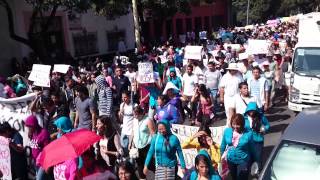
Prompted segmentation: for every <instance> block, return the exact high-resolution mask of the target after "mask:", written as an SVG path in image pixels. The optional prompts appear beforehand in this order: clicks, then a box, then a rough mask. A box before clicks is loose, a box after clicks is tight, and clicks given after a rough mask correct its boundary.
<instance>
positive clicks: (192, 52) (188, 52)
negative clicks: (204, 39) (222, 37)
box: [184, 46, 203, 60]
mask: <svg viewBox="0 0 320 180" xmlns="http://www.w3.org/2000/svg"><path fill="white" fill-rule="evenodd" d="M202 50H203V48H202V46H186V48H185V50H184V51H185V54H184V58H185V59H195V60H201V59H202V58H201V54H202Z"/></svg>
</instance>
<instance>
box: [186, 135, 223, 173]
mask: <svg viewBox="0 0 320 180" xmlns="http://www.w3.org/2000/svg"><path fill="white" fill-rule="evenodd" d="M181 148H182V149H192V148H195V149H197V151H198V152H199V151H200V150H201V149H205V150H207V151H208V154H209V155H210V157H211V162H212V165H213V167H214V168H215V169H218V163H219V162H220V160H221V155H220V146H219V145H218V144H215V143H214V144H213V145H212V146H210V149H206V148H203V147H201V146H200V143H199V142H198V139H192V138H188V139H186V140H185V141H184V142H183V143H182V145H181Z"/></svg>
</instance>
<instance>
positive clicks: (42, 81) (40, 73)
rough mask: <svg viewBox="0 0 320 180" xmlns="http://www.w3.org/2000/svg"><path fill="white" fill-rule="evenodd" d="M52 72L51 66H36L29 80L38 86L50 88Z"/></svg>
mask: <svg viewBox="0 0 320 180" xmlns="http://www.w3.org/2000/svg"><path fill="white" fill-rule="evenodd" d="M50 70H51V66H49V65H42V64H34V65H33V66H32V71H31V74H30V76H29V78H28V79H29V80H30V81H34V85H36V86H41V87H50Z"/></svg>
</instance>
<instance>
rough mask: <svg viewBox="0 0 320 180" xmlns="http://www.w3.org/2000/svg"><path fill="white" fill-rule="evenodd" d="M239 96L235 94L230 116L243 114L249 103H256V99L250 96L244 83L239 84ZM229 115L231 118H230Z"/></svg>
mask: <svg viewBox="0 0 320 180" xmlns="http://www.w3.org/2000/svg"><path fill="white" fill-rule="evenodd" d="M239 90H240V94H237V95H236V97H235V99H234V104H233V107H231V108H232V111H231V113H232V115H233V114H235V113H236V114H244V113H245V111H246V108H247V105H248V104H249V103H250V102H257V99H256V98H255V97H254V96H250V93H249V90H248V84H247V83H246V82H242V83H240V84H239ZM232 115H231V116H232Z"/></svg>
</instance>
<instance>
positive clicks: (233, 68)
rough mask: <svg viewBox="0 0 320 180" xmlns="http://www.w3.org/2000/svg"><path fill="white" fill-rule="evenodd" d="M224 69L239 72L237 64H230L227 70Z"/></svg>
mask: <svg viewBox="0 0 320 180" xmlns="http://www.w3.org/2000/svg"><path fill="white" fill-rule="evenodd" d="M226 69H228V70H236V71H239V67H238V64H237V63H230V64H229V66H228V68H226Z"/></svg>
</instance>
